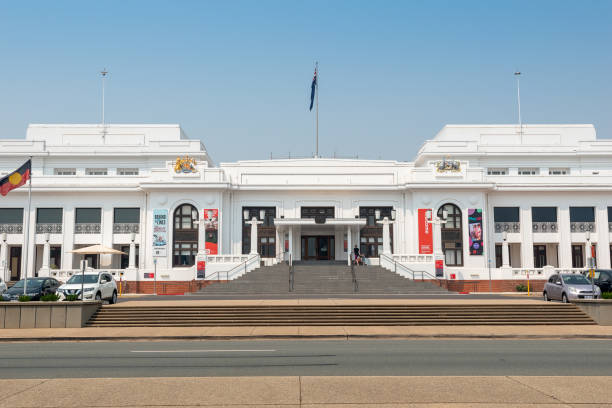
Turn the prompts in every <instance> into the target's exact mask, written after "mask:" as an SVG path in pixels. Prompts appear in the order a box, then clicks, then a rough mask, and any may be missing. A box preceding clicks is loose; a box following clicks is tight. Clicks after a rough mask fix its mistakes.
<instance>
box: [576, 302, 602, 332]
mask: <svg viewBox="0 0 612 408" xmlns="http://www.w3.org/2000/svg"><path fill="white" fill-rule="evenodd" d="M572 303H574V304H575V305H576V306H578V307H579V308H580V309H582V311H583V312H585V313H586V314H588V315H589V316H591V318H593V320H595V321H596V322H597V323H598V324H600V325H602V326H612V299H600V300H572Z"/></svg>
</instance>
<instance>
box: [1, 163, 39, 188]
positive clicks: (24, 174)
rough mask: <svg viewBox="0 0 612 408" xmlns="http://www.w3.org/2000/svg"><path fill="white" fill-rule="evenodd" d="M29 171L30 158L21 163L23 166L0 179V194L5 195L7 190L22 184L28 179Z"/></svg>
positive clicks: (30, 167) (30, 168)
mask: <svg viewBox="0 0 612 408" xmlns="http://www.w3.org/2000/svg"><path fill="white" fill-rule="evenodd" d="M31 171H32V160H28V161H27V162H25V163H24V164H23V166H21V167H20V168H18V169H17V170H15V171H14V172H12V173H11V174H9V175H8V176H5V177H2V178H1V179H0V194H2V195H3V196H5V195H7V194H8V193H9V191H11V190H14V189H16V188H19V187H21V186H23V185H24V184H25V183H27V182H28V180H29V179H30V172H31Z"/></svg>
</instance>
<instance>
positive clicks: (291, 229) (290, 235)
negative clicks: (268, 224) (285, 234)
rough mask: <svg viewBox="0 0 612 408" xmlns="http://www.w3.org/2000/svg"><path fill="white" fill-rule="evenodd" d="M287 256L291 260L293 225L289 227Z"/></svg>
mask: <svg viewBox="0 0 612 408" xmlns="http://www.w3.org/2000/svg"><path fill="white" fill-rule="evenodd" d="M289 256H290V257H291V260H293V258H294V257H293V227H289Z"/></svg>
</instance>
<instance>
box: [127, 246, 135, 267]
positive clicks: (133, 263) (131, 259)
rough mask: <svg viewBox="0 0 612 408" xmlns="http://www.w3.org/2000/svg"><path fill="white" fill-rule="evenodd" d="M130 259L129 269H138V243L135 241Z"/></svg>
mask: <svg viewBox="0 0 612 408" xmlns="http://www.w3.org/2000/svg"><path fill="white" fill-rule="evenodd" d="M129 256H130V259H129V265H128V268H129V269H136V243H135V242H134V240H132V242H131V243H130V254H129Z"/></svg>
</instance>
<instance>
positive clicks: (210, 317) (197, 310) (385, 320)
mask: <svg viewBox="0 0 612 408" xmlns="http://www.w3.org/2000/svg"><path fill="white" fill-rule="evenodd" d="M594 324H596V323H595V321H593V320H592V319H591V318H590V317H589V316H588V315H587V314H585V313H584V312H583V311H582V310H580V309H579V308H578V307H577V306H575V305H572V304H550V303H548V304H547V303H544V304H534V305H530V304H511V305H477V304H447V305H442V304H438V305H436V304H429V305H373V304H372V305H368V304H363V305H323V306H315V305H308V306H307V305H304V306H288V305H278V306H255V305H249V306H116V305H115V306H103V307H101V308H100V309H99V310H98V311H97V313H96V314H94V315H93V316H92V317H91V319H90V320H89V322H88V323H87V326H88V327H170V326H172V327H206V326H440V325H487V326H500V325H594Z"/></svg>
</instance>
